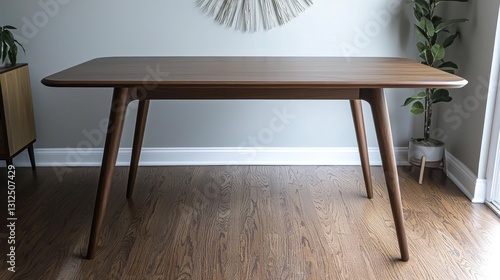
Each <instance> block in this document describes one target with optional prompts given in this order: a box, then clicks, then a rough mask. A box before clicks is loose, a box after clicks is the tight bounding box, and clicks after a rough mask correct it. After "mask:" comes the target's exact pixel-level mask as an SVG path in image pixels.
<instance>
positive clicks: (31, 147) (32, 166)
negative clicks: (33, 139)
mask: <svg viewBox="0 0 500 280" xmlns="http://www.w3.org/2000/svg"><path fill="white" fill-rule="evenodd" d="M28 154H29V156H30V162H31V169H33V171H35V170H36V164H35V151H34V149H33V144H31V145H30V146H28Z"/></svg>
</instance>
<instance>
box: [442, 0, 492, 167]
mask: <svg viewBox="0 0 500 280" xmlns="http://www.w3.org/2000/svg"><path fill="white" fill-rule="evenodd" d="M469 2H470V3H465V4H460V3H453V5H449V6H448V7H450V9H449V10H448V11H447V13H448V15H449V16H450V17H467V18H469V19H470V21H469V22H467V23H465V24H462V26H461V28H460V32H461V34H462V39H461V40H460V41H459V42H458V43H457V44H456V46H454V48H453V49H452V50H451V51H450V54H449V57H452V58H453V61H455V62H456V63H457V64H459V67H460V71H459V73H458V74H460V75H461V76H463V77H464V78H466V79H467V80H468V81H469V84H468V85H467V86H466V87H464V88H462V89H457V90H453V93H452V94H453V97H454V101H453V102H452V103H448V104H443V105H442V106H441V108H440V112H439V117H438V126H439V127H440V128H442V129H443V131H444V133H442V134H441V135H442V137H444V138H445V139H446V143H447V149H448V150H449V151H450V152H451V153H452V154H453V155H454V156H455V157H457V158H458V159H459V160H460V161H462V162H463V163H464V164H465V165H466V166H467V167H469V169H471V171H472V172H474V173H476V174H477V171H478V163H479V154H480V149H481V139H482V132H483V122H484V115H485V107H486V96H487V92H488V84H489V79H490V70H491V63H492V57H493V46H494V40H495V29H496V25H497V18H498V8H499V4H500V1H499V0H488V1H469Z"/></svg>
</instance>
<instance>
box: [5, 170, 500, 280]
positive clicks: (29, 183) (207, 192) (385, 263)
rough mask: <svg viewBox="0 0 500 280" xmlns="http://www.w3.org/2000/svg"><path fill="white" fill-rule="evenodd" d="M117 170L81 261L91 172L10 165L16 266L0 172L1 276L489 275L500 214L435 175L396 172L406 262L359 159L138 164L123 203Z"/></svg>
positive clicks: (380, 185)
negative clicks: (96, 240)
mask: <svg viewBox="0 0 500 280" xmlns="http://www.w3.org/2000/svg"><path fill="white" fill-rule="evenodd" d="M127 171H128V168H118V169H117V172H116V173H115V177H114V181H113V182H114V183H113V188H112V193H111V199H110V203H109V205H108V209H107V213H106V222H105V227H104V229H103V232H102V235H101V240H100V246H99V248H98V250H97V254H96V257H95V259H94V260H86V259H84V256H85V253H86V246H87V242H88V234H89V230H90V224H91V219H92V211H93V207H94V199H95V194H96V186H97V180H98V174H99V169H98V168H74V169H72V172H71V173H67V174H65V176H64V177H62V180H58V178H57V176H56V173H55V172H54V170H53V169H52V168H38V174H37V176H36V177H33V175H32V174H31V169H28V168H18V169H17V174H16V175H17V176H16V199H17V201H16V209H17V212H16V215H17V218H18V221H17V231H16V245H17V247H16V272H15V273H12V272H10V271H8V270H7V266H6V252H7V246H8V245H7V244H6V241H7V233H8V232H7V228H6V224H7V222H6V214H7V211H6V209H7V205H6V197H7V192H6V187H5V186H6V180H7V179H6V174H5V173H6V172H5V169H4V170H1V174H2V175H1V177H0V179H1V180H2V181H3V182H2V183H1V185H2V186H4V187H3V188H2V191H1V192H0V201H1V204H0V209H1V211H0V213H1V214H0V215H1V216H0V224H2V226H0V241H1V243H0V249H1V256H0V267H1V270H0V279H203V280H205V279H230V280H233V279H272V280H274V279H440V280H441V279H498V278H497V277H498V272H499V270H498V268H499V267H500V219H499V218H498V217H497V216H496V215H495V214H493V213H492V212H491V211H490V210H489V209H488V208H487V207H486V206H485V205H482V204H472V203H470V202H469V200H468V199H467V198H466V197H465V196H464V195H463V194H462V193H461V192H460V191H459V190H458V189H457V188H456V187H455V186H454V185H453V184H452V183H450V182H448V181H447V180H446V178H445V177H444V175H442V174H441V173H440V172H439V171H433V172H426V173H430V175H427V176H426V178H425V179H424V184H423V185H422V186H421V185H418V183H417V182H416V181H415V180H416V179H417V176H418V174H417V173H418V170H414V171H413V173H411V172H410V168H408V167H401V168H399V172H400V180H401V189H402V198H403V205H404V215H405V218H406V230H407V234H408V242H409V248H410V254H411V259H410V261H409V262H407V263H405V262H401V261H399V260H398V258H399V257H400V256H399V248H398V243H397V239H396V233H395V229H394V221H393V219H392V214H391V211H390V206H389V201H388V195H387V190H386V188H385V181H384V179H383V178H384V176H383V172H382V169H381V168H380V167H372V175H373V179H374V180H373V182H374V183H373V190H374V198H373V199H372V200H369V199H367V198H366V191H365V186H364V181H363V175H362V170H361V167H350V166H349V167H339V166H335V167H331V166H328V167H327V166H304V167H302V166H272V167H269V166H199V167H198V166H195V167H140V168H139V172H138V175H137V184H136V188H135V193H134V196H133V198H132V199H131V200H127V199H126V198H125V195H126V184H127ZM4 182H5V183H4Z"/></svg>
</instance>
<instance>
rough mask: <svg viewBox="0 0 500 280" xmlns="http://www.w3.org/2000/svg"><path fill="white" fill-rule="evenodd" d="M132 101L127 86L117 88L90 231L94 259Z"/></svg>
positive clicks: (89, 254) (89, 249)
mask: <svg viewBox="0 0 500 280" xmlns="http://www.w3.org/2000/svg"><path fill="white" fill-rule="evenodd" d="M129 102H130V97H129V92H128V89H126V88H115V90H114V93H113V101H112V102H111V112H110V114H109V123H108V131H107V135H106V142H105V144H104V154H103V158H102V165H101V174H100V177H99V186H98V189H97V197H96V202H95V209H94V218H93V220H92V229H91V231H90V239H89V247H88V250H87V258H88V259H93V258H94V256H95V251H96V248H97V244H98V241H99V235H100V233H101V230H102V225H103V221H104V214H105V212H106V206H107V204H108V198H109V191H110V189H111V181H112V179H113V171H114V170H115V164H116V158H117V157H118V148H119V147H120V138H121V135H122V131H123V124H124V121H125V114H126V112H127V105H128V103H129Z"/></svg>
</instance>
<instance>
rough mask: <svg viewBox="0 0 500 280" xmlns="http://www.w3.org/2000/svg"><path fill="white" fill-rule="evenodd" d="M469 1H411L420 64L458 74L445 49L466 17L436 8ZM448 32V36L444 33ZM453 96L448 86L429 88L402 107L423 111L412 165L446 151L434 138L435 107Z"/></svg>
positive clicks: (435, 159) (412, 149)
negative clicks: (421, 132) (439, 12)
mask: <svg viewBox="0 0 500 280" xmlns="http://www.w3.org/2000/svg"><path fill="white" fill-rule="evenodd" d="M467 1H468V0H411V3H412V5H413V13H414V16H415V19H416V24H415V28H416V31H417V33H418V35H419V37H421V38H422V40H421V41H419V42H418V43H417V49H418V52H419V57H420V59H421V63H422V64H425V65H428V66H431V67H434V68H438V69H441V70H443V71H446V72H449V73H452V74H453V73H455V70H457V69H458V66H457V65H456V64H455V63H454V62H452V61H449V60H446V59H445V56H446V48H447V47H449V46H451V45H452V44H453V42H454V41H455V39H456V38H457V37H458V36H459V32H458V31H456V30H454V31H452V28H453V27H454V26H455V25H456V24H458V23H461V22H465V21H467V19H465V18H458V19H451V20H446V19H444V18H442V17H440V16H438V15H437V13H436V8H437V7H438V6H439V5H440V4H442V3H443V2H467ZM442 35H445V36H442ZM451 100H452V97H451V96H450V93H449V91H448V90H446V89H436V88H427V89H425V90H424V91H421V92H419V93H417V94H415V95H413V96H411V97H409V98H407V99H406V100H405V102H404V104H403V106H409V105H411V107H410V112H411V113H413V114H415V115H419V114H424V135H423V136H424V137H423V138H413V139H411V140H410V144H409V152H408V160H409V161H410V163H413V164H417V165H418V164H420V163H421V160H422V157H423V156H425V159H426V162H441V161H442V159H443V154H444V143H443V142H442V141H439V140H437V139H432V138H431V122H432V106H433V105H434V104H436V103H439V102H450V101H451Z"/></svg>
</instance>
